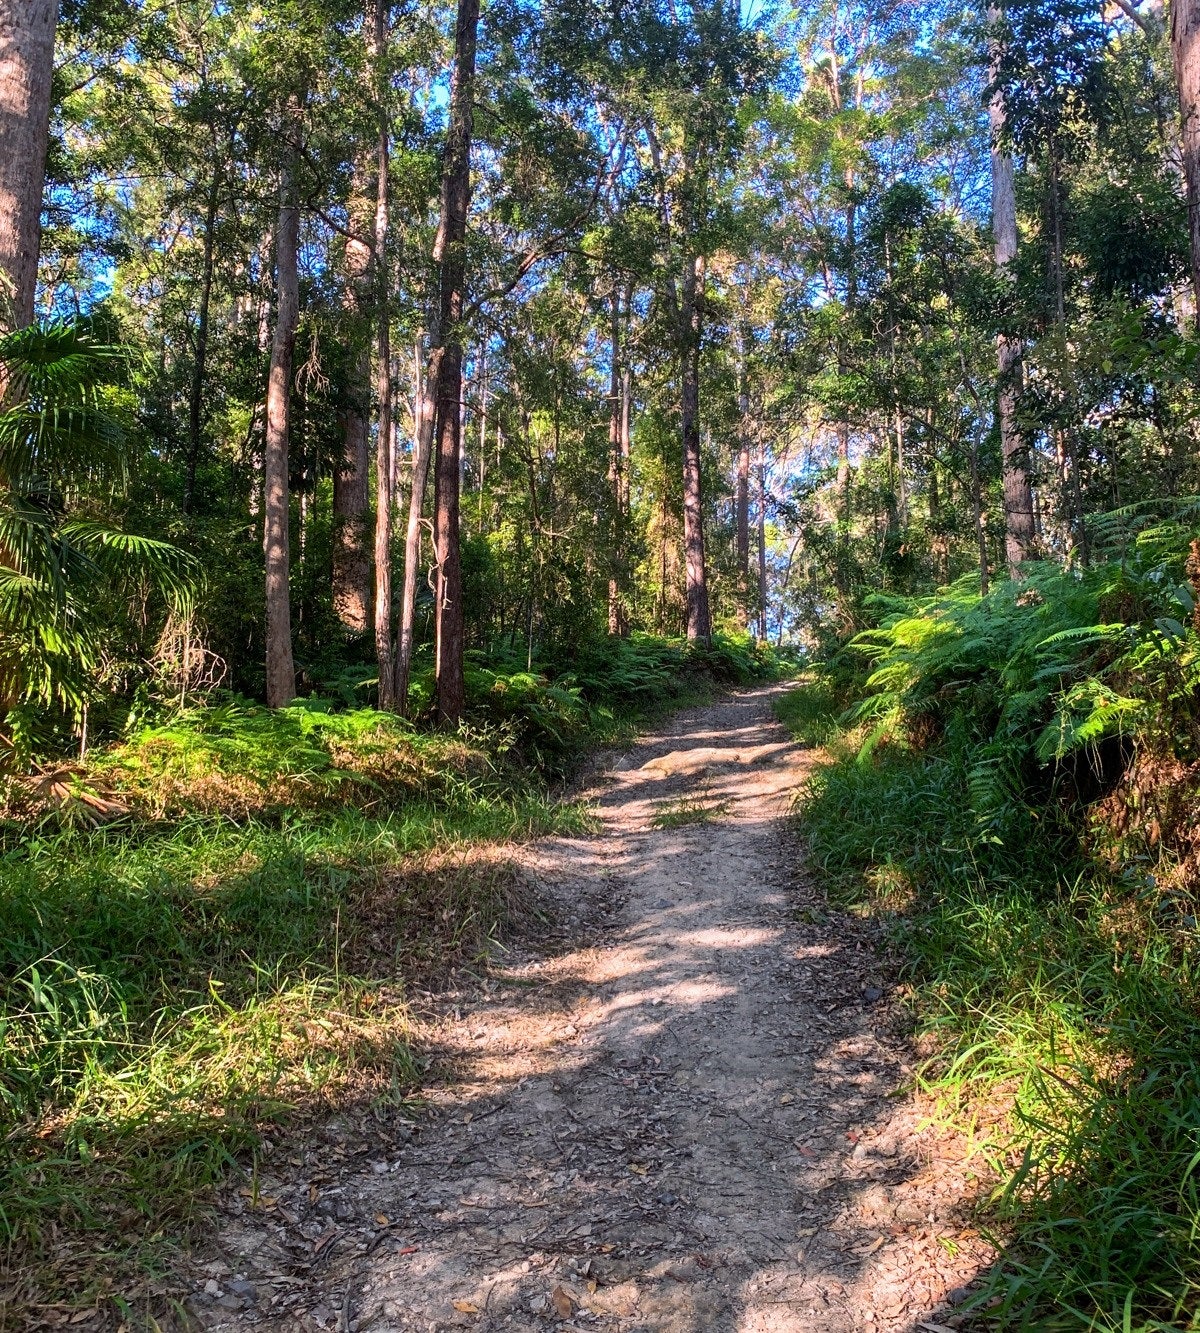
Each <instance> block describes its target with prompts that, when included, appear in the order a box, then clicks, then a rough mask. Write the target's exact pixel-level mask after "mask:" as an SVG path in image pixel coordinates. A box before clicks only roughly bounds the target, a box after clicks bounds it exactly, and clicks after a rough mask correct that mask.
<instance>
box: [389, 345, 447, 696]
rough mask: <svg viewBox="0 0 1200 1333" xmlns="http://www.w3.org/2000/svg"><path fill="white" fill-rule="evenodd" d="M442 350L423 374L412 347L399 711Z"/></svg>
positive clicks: (408, 668) (407, 669)
mask: <svg viewBox="0 0 1200 1333" xmlns="http://www.w3.org/2000/svg"><path fill="white" fill-rule="evenodd" d="M441 356H442V353H441V349H440V348H437V349H435V350H434V351H433V353H432V354H431V355H430V359H429V366H428V369H427V371H426V374H425V375H424V376H422V374H421V361H422V358H421V347H420V343H419V342H418V344H417V346H416V348H415V349H414V354H413V358H414V364H415V367H416V377H417V385H416V393H415V394H414V395H413V397H414V400H415V404H416V413H415V415H416V421H415V422H414V427H415V429H414V432H413V456H412V485H411V487H410V489H409V493H408V526H407V529H406V530H405V534H404V590H403V592H402V594H401V598H400V630H399V634H398V636H397V637H398V642H397V648H396V706H397V708H399V710H400V711H401V712H402V713H405V712H407V711H408V687H409V681H410V679H411V676H412V656H413V647H414V632H413V631H414V622H415V617H416V606H417V574H418V572H419V570H420V565H421V516H422V514H423V512H424V507H425V490H426V487H427V485H428V482H429V459H430V454H431V453H432V451H433V426H434V416H435V413H436V410H437V408H436V404H435V403H434V400H433V395H432V392H431V390H430V384H431V382H432V383H435V384H436V382H437V374H438V365H439V364H440V362H441Z"/></svg>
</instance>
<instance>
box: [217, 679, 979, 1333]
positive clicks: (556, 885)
mask: <svg viewBox="0 0 1200 1333" xmlns="http://www.w3.org/2000/svg"><path fill="white" fill-rule="evenodd" d="M780 688H781V687H777V686H773V687H766V688H762V689H756V690H752V691H747V692H745V693H742V694H739V695H736V696H734V697H733V698H731V699H728V700H725V701H723V702H721V703H719V704H716V705H714V706H712V707H709V708H706V709H701V710H694V711H692V712H690V713H687V714H683V715H681V716H680V717H678V718H677V719H676V720H675V722H674V724H673V725H672V727H671V729H670V730H668V731H667V732H665V733H663V734H660V735H656V736H651V737H648V738H646V739H645V740H644V741H643V742H642V743H641V744H639V745H638V746H637V747H635V748H634V749H633V750H631V751H630V752H629V754H627V755H625V756H623V757H622V758H621V759H620V760H618V761H617V762H616V763H615V765H614V771H613V772H612V773H610V774H609V775H607V776H606V777H605V778H604V779H602V780H601V781H600V782H599V783H598V784H597V786H596V788H595V790H594V791H593V793H592V796H593V798H594V799H595V801H596V810H597V815H598V819H599V830H598V832H596V833H595V834H594V835H592V836H590V837H587V838H580V839H554V840H549V841H545V842H542V843H539V844H536V845H534V846H533V847H530V848H523V849H520V851H519V856H520V858H521V860H522V861H524V862H526V863H527V866H528V873H529V875H530V876H531V878H533V880H534V881H535V882H536V883H537V885H538V886H539V891H540V893H542V894H543V895H544V896H546V897H547V898H548V899H549V900H550V901H551V902H552V903H553V904H554V912H555V916H556V920H557V922H558V933H560V934H561V933H562V932H565V933H566V935H567V937H568V939H569V940H570V941H571V945H570V947H567V948H565V949H564V948H563V947H562V946H561V942H560V941H555V940H552V939H547V940H546V941H543V942H542V947H539V942H538V941H536V940H527V941H525V942H523V944H522V946H521V947H522V952H520V953H514V954H510V955H508V956H507V957H505V958H503V959H501V960H500V961H499V962H498V963H497V964H495V965H494V966H493V967H492V968H491V969H490V970H489V973H488V975H487V976H486V977H485V978H483V979H482V980H481V983H480V985H479V986H478V988H476V989H473V990H472V991H470V992H467V991H461V992H453V993H449V994H447V995H443V996H441V997H440V1003H439V1005H438V1007H437V1008H438V1016H437V1017H436V1018H434V1019H431V1025H430V1037H431V1041H432V1043H433V1045H434V1049H435V1050H436V1053H437V1059H438V1065H437V1068H438V1069H439V1070H441V1071H443V1075H444V1082H443V1084H442V1085H441V1086H435V1087H430V1088H428V1089H426V1096H427V1098H428V1102H427V1111H426V1114H425V1115H424V1116H423V1118H422V1119H421V1120H419V1121H418V1122H417V1124H416V1125H415V1126H413V1127H412V1128H411V1129H410V1128H408V1127H405V1126H403V1125H401V1126H399V1127H397V1126H396V1125H395V1124H394V1123H393V1124H392V1125H391V1126H380V1127H379V1128H378V1129H377V1130H376V1131H375V1138H374V1141H373V1142H372V1144H371V1146H370V1147H369V1148H368V1147H366V1146H362V1147H358V1148H356V1147H355V1146H354V1144H353V1137H354V1136H353V1135H352V1134H350V1133H349V1132H348V1128H347V1126H348V1124H349V1122H350V1120H352V1119H353V1116H354V1115H355V1114H357V1113H358V1112H360V1111H362V1110H363V1108H358V1110H357V1111H355V1110H353V1109H352V1110H350V1111H348V1112H347V1113H346V1114H345V1116H344V1117H343V1118H341V1119H339V1120H337V1121H334V1122H332V1123H331V1124H329V1125H328V1126H326V1127H325V1130H324V1139H323V1140H318V1141H315V1142H312V1143H309V1144H308V1145H307V1146H306V1148H305V1149H304V1150H303V1151H298V1152H297V1153H296V1154H294V1155H293V1156H292V1158H291V1160H290V1161H289V1162H288V1163H286V1164H284V1163H282V1162H280V1163H279V1164H278V1165H275V1166H274V1167H273V1171H272V1172H271V1173H268V1177H267V1178H266V1179H264V1180H263V1181H260V1183H259V1188H260V1189H261V1190H262V1191H263V1192H264V1193H268V1192H269V1194H270V1197H271V1204H270V1207H269V1208H268V1209H262V1208H260V1209H258V1210H255V1209H251V1208H247V1207H246V1206H245V1203H244V1201H241V1202H239V1199H240V1196H237V1197H236V1198H235V1199H234V1200H233V1201H232V1203H231V1205H230V1207H231V1210H232V1211H233V1212H234V1213H237V1212H239V1210H240V1216H227V1217H226V1218H224V1219H223V1221H222V1228H221V1232H220V1234H219V1235H218V1236H217V1237H216V1238H215V1245H216V1249H214V1251H213V1253H214V1254H216V1253H219V1254H220V1255H221V1256H223V1257H220V1258H215V1259H209V1260H208V1263H207V1267H204V1266H203V1265H202V1266H201V1268H200V1269H199V1270H198V1271H200V1272H201V1274H202V1277H201V1281H200V1283H199V1286H200V1290H199V1291H198V1292H197V1297H196V1300H195V1302H194V1304H193V1309H194V1310H195V1313H196V1315H197V1317H198V1319H199V1321H200V1323H201V1324H202V1326H203V1327H205V1328H209V1329H212V1330H230V1331H232V1330H242V1329H249V1328H256V1329H272V1330H273V1329H281V1330H282V1329H306V1330H307V1329H318V1328H320V1329H340V1330H345V1331H346V1333H356V1331H365V1330H368V1329H370V1330H378V1331H379V1333H387V1331H388V1330H417V1329H419V1330H430V1331H432V1330H442V1329H451V1328H475V1329H479V1330H491V1329H514V1330H533V1329H545V1328H548V1327H552V1326H557V1327H559V1328H564V1329H565V1328H580V1329H583V1328H596V1329H610V1330H618V1329H620V1330H647V1331H649V1330H655V1331H656V1333H659V1331H661V1333H701V1331H702V1330H737V1331H739V1333H743V1331H744V1333H759V1331H762V1333H766V1331H767V1330H830V1331H833V1330H878V1331H880V1333H883V1331H884V1330H894V1331H895V1333H900V1331H901V1330H912V1329H915V1328H919V1327H920V1326H921V1321H926V1320H933V1321H934V1324H935V1325H936V1324H938V1323H939V1322H940V1321H941V1320H943V1319H945V1318H950V1319H952V1320H953V1318H954V1317H953V1315H947V1314H946V1313H945V1312H946V1310H947V1309H948V1306H947V1304H946V1297H947V1294H948V1293H949V1292H951V1291H952V1290H953V1289H954V1288H956V1287H961V1286H962V1285H963V1284H964V1283H966V1282H968V1281H969V1280H970V1279H971V1278H972V1277H973V1276H974V1274H975V1273H976V1272H978V1270H979V1268H980V1266H981V1265H984V1264H986V1263H987V1262H988V1261H989V1258H990V1254H989V1252H988V1250H987V1248H986V1246H985V1245H984V1244H983V1243H982V1242H981V1241H980V1239H979V1238H978V1236H977V1234H976V1233H975V1232H974V1231H973V1230H972V1228H971V1225H970V1208H969V1201H970V1197H971V1194H972V1192H973V1189H974V1183H973V1177H972V1175H971V1171H970V1167H969V1164H968V1165H965V1166H964V1164H963V1162H962V1156H963V1150H962V1145H961V1144H960V1143H958V1142H955V1141H952V1140H942V1139H940V1138H939V1136H938V1134H937V1133H936V1132H935V1131H934V1130H932V1129H930V1128H928V1127H925V1126H924V1124H923V1119H922V1107H921V1106H919V1105H918V1104H916V1103H915V1102H913V1101H912V1100H910V1099H908V1098H905V1097H896V1096H893V1095H892V1094H893V1093H894V1091H895V1089H896V1088H897V1087H898V1086H899V1085H900V1084H902V1082H903V1081H904V1079H905V1076H906V1074H907V1072H908V1070H907V1066H906V1063H905V1054H904V1050H903V1047H902V1045H901V1044H900V1043H899V1042H898V1041H897V1040H895V1039H894V1037H893V1036H892V1035H891V1024H892V1022H893V1015H892V1014H891V1013H890V1011H889V1007H888V1004H887V1002H886V996H885V995H884V994H883V989H884V983H883V981H882V979H881V978H880V977H878V976H877V975H875V973H874V971H873V969H874V967H875V962H874V955H873V952H872V940H871V937H870V928H869V927H868V926H866V925H865V924H864V923H861V922H857V921H854V920H852V919H849V918H845V917H840V916H836V915H834V914H831V913H829V912H828V911H827V910H826V909H825V908H824V906H823V905H822V903H821V900H820V897H819V895H817V894H816V893H814V892H813V891H812V890H811V888H809V887H808V886H807V885H806V884H805V883H804V880H803V875H802V871H801V864H800V858H801V852H800V848H799V846H798V843H797V841H796V839H795V836H794V834H793V833H792V832H790V830H789V828H788V824H787V822H786V820H785V819H784V815H785V813H786V810H787V805H788V801H789V798H790V796H791V794H792V793H793V792H794V791H795V789H796V788H797V786H798V785H800V783H801V782H802V781H803V780H804V777H805V775H806V772H807V769H808V764H809V759H808V756H807V755H806V754H805V752H804V751H803V750H801V749H800V748H799V747H797V746H795V745H793V744H792V743H791V742H790V741H789V740H788V738H787V736H786V734H785V733H784V731H783V728H782V727H780V726H779V724H778V723H776V722H775V721H774V718H773V715H772V711H771V703H772V699H773V696H774V695H775V693H776V692H777V691H778V690H779V689H780ZM660 825H665V826H660ZM547 946H549V947H547ZM348 1145H349V1146H348ZM203 1274H208V1275H209V1276H207V1278H204V1276H203ZM205 1281H207V1285H208V1290H207V1292H205V1291H204V1290H203V1287H204V1283H205ZM938 1311H942V1313H941V1314H939V1313H938Z"/></svg>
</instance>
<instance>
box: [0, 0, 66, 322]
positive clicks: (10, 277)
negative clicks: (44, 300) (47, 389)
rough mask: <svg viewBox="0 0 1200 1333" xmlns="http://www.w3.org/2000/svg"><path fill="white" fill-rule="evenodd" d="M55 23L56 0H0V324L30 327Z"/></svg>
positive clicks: (43, 178) (48, 122)
mask: <svg viewBox="0 0 1200 1333" xmlns="http://www.w3.org/2000/svg"><path fill="white" fill-rule="evenodd" d="M57 22H58V0H0V327H12V328H18V329H19V328H24V327H25V325H26V324H31V323H32V322H33V302H34V295H35V293H36V291H37V266H38V248H39V244H40V240H41V221H42V189H43V186H44V185H45V179H46V148H47V145H48V143H49V138H50V83H51V78H52V76H53V74H54V30H55V27H56V26H57ZM4 288H10V289H11V290H7V291H6V290H3V289H4ZM10 302H11V314H10V312H9V303H10Z"/></svg>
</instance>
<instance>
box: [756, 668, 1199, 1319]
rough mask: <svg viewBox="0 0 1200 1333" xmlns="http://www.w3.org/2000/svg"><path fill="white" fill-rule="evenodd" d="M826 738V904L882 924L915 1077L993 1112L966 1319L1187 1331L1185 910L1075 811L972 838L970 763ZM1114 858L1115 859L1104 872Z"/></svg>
mask: <svg viewBox="0 0 1200 1333" xmlns="http://www.w3.org/2000/svg"><path fill="white" fill-rule="evenodd" d="M800 694H801V695H802V696H803V695H805V694H807V695H808V698H806V699H805V698H803V697H802V698H800V699H797V698H796V696H795V695H793V696H790V697H789V698H788V699H786V700H784V701H783V703H782V706H781V708H780V713H781V716H782V717H784V719H785V720H791V719H795V720H796V721H795V726H796V729H797V733H798V734H799V735H800V737H801V738H802V739H811V738H812V737H814V736H815V735H821V734H822V731H823V727H825V728H827V730H825V731H824V738H825V740H826V742H827V744H828V747H829V753H828V755H827V763H826V764H825V765H824V766H822V767H821V768H820V769H819V770H818V772H817V773H816V775H815V776H814V778H813V779H812V781H811V783H810V785H809V787H808V789H807V791H806V792H805V793H804V794H803V801H802V805H801V807H800V818H801V820H802V826H803V829H804V831H805V833H806V836H807V839H808V842H809V844H810V848H811V853H810V855H811V860H812V862H814V863H815V864H816V865H818V866H820V867H821V868H822V870H823V871H824V874H825V877H826V882H827V884H828V886H829V892H830V895H831V897H832V898H833V899H834V900H835V901H837V902H839V903H840V904H842V905H843V906H849V907H851V908H853V909H855V910H860V911H870V912H873V913H875V914H877V915H878V916H879V917H881V918H882V919H883V920H885V921H886V922H887V923H888V924H889V925H890V927H891V931H892V933H893V936H894V938H895V940H896V942H897V944H898V945H899V947H900V949H901V950H902V953H903V955H904V956H905V957H906V958H907V960H908V962H907V973H908V980H909V981H910V982H911V986H912V994H913V1000H912V1003H913V1006H914V1015H915V1018H916V1021H917V1023H918V1025H919V1027H920V1028H921V1029H922V1030H924V1031H925V1032H927V1033H932V1034H935V1035H936V1037H937V1038H938V1042H937V1054H936V1055H935V1056H934V1058H933V1059H932V1060H931V1061H930V1063H929V1064H928V1065H927V1066H926V1067H925V1069H924V1071H923V1078H924V1080H925V1081H926V1083H927V1084H928V1086H929V1087H930V1088H932V1089H934V1090H935V1091H938V1092H940V1093H941V1094H942V1095H943V1096H944V1097H945V1098H946V1099H947V1102H948V1104H949V1105H950V1106H951V1107H957V1108H958V1110H959V1111H961V1112H962V1113H963V1114H964V1115H970V1114H971V1113H972V1111H973V1110H978V1109H980V1108H981V1107H985V1106H986V1107H988V1108H994V1107H995V1106H996V1104H997V1103H998V1102H1000V1103H1002V1104H1008V1105H1010V1106H1011V1113H1010V1115H1009V1117H1008V1124H1007V1128H1006V1129H1003V1130H997V1133H996V1136H995V1138H994V1140H993V1142H992V1144H991V1154H992V1161H993V1165H994V1167H995V1168H996V1171H997V1173H998V1179H999V1182H1000V1183H999V1186H998V1188H997V1190H996V1193H995V1195H994V1197H993V1198H992V1199H991V1200H990V1201H989V1207H988V1216H989V1218H990V1224H991V1225H992V1227H993V1228H994V1229H995V1232H996V1235H997V1236H998V1237H1000V1238H1001V1240H1002V1242H1003V1245H1004V1257H1003V1260H1002V1262H1001V1263H999V1264H998V1265H997V1267H996V1268H995V1270H994V1271H993V1272H992V1273H991V1274H990V1276H989V1279H988V1282H987V1285H986V1288H985V1290H984V1292H983V1294H982V1297H981V1301H980V1305H981V1306H983V1305H985V1304H986V1302H987V1301H989V1300H994V1299H997V1298H998V1304H997V1305H995V1306H994V1307H993V1308H991V1309H987V1310H986V1311H985V1310H983V1309H980V1310H978V1311H977V1312H976V1315H975V1318H976V1319H977V1320H978V1322H979V1325H980V1326H981V1327H984V1326H987V1327H997V1328H1003V1329H1023V1328H1039V1329H1057V1328H1063V1329H1067V1328H1071V1329H1076V1328H1089V1329H1098V1330H1099V1329H1104V1330H1109V1329H1111V1330H1114V1331H1115V1330H1118V1329H1126V1330H1143V1331H1146V1333H1148V1330H1151V1329H1167V1328H1172V1329H1174V1328H1183V1329H1195V1328H1200V1313H1198V1311H1200V1180H1198V1178H1197V1172H1198V1170H1200V1025H1198V1024H1197V1010H1198V1009H1200V976H1198V967H1200V946H1198V943H1197V932H1196V927H1195V917H1194V915H1192V914H1193V913H1194V912H1195V908H1194V907H1192V906H1189V905H1187V904H1186V903H1182V902H1179V901H1176V900H1175V899H1173V898H1172V897H1171V896H1170V895H1168V894H1164V892H1162V890H1161V886H1160V885H1159V884H1158V882H1157V879H1156V877H1155V875H1154V874H1153V873H1152V870H1153V869H1154V868H1153V867H1152V866H1150V865H1147V864H1146V863H1144V862H1141V863H1136V862H1135V863H1124V864H1122V862H1121V860H1120V858H1108V859H1102V858H1101V857H1100V856H1099V855H1098V848H1099V847H1100V838H1099V833H1098V832H1097V831H1096V830H1093V831H1092V832H1091V836H1090V840H1089V839H1088V838H1085V837H1084V836H1082V835H1083V830H1082V829H1081V828H1080V827H1079V819H1080V816H1079V814H1078V812H1074V813H1073V814H1071V817H1070V818H1068V817H1066V816H1063V817H1058V816H1056V812H1055V808H1054V807H1053V806H1051V805H1046V806H1043V807H1041V808H1040V809H1036V808H1035V809H1030V810H1027V811H1025V812H1024V815H1023V816H1022V817H1021V821H1020V827H1014V826H1013V825H1012V824H1011V823H1010V824H1009V826H1008V827H1006V828H1005V829H1004V830H1003V831H1001V832H997V831H996V830H995V829H994V828H989V827H988V825H987V823H986V821H984V822H981V820H980V817H979V815H978V814H977V812H975V811H974V810H972V808H971V803H970V801H969V800H966V799H964V793H965V792H966V790H967V777H968V771H969V767H970V764H971V762H972V759H973V756H972V753H971V747H970V746H969V745H967V744H966V743H957V742H956V741H955V738H954V736H953V735H951V736H949V737H948V738H947V739H946V740H944V741H942V742H940V743H939V744H937V745H935V746H933V747H931V748H930V749H928V750H926V751H924V752H914V751H913V750H911V749H909V748H907V747H906V746H904V745H903V744H901V743H888V744H883V745H880V746H878V747H877V748H876V749H875V750H874V751H873V752H872V753H871V754H870V755H868V756H863V755H860V753H859V750H858V748H857V746H856V745H855V744H854V743H853V742H854V741H855V740H857V739H859V738H858V737H847V736H846V735H845V733H842V732H840V731H839V729H838V727H837V726H836V724H835V719H834V712H833V709H829V710H828V711H827V713H826V720H825V722H824V723H822V721H821V716H820V714H821V709H822V707H824V706H825V703H824V702H823V700H824V701H827V702H828V701H830V700H829V695H828V692H827V691H826V692H825V693H824V694H822V693H820V692H818V691H815V690H814V691H810V690H809V689H808V688H805V689H802V690H801V691H800ZM1114 866H1115V868H1114Z"/></svg>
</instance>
